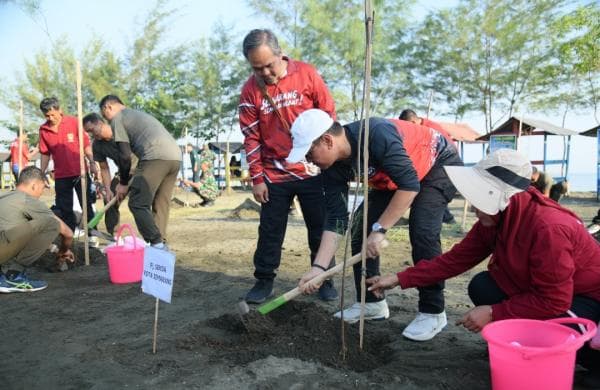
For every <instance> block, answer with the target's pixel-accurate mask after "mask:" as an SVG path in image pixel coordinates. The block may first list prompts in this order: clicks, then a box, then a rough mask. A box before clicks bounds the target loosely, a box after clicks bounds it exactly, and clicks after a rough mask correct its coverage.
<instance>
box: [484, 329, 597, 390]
mask: <svg viewBox="0 0 600 390" xmlns="http://www.w3.org/2000/svg"><path fill="white" fill-rule="evenodd" d="M560 324H581V325H584V326H585V329H586V332H585V333H584V334H581V333H579V332H577V331H575V330H574V329H572V328H569V327H566V326H563V325H560ZM595 333H596V324H595V323H594V322H592V321H590V320H587V319H585V318H556V319H552V320H548V321H538V320H525V319H514V320H503V321H496V322H492V323H490V324H488V325H486V326H485V327H484V328H483V330H482V332H481V335H482V336H483V338H484V339H485V340H486V341H487V342H488V350H489V355H490V371H491V374H492V388H493V389H495V390H518V389H528V390H532V389H544V390H558V389H561V390H563V389H564V390H568V389H571V388H572V386H573V374H574V370H575V354H576V352H577V350H578V349H579V348H581V346H582V345H583V343H585V342H586V341H587V340H589V339H591V338H592V336H594V334H595Z"/></svg>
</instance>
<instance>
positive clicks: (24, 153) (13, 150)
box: [10, 134, 38, 183]
mask: <svg viewBox="0 0 600 390" xmlns="http://www.w3.org/2000/svg"><path fill="white" fill-rule="evenodd" d="M21 142H22V145H21V164H22V165H20V166H19V137H17V138H15V140H14V141H13V142H12V143H11V144H10V168H11V169H12V173H13V175H14V176H15V183H16V182H17V181H18V180H19V171H21V170H22V169H23V168H25V167H26V166H27V165H28V164H29V160H30V159H31V158H32V157H33V156H34V155H35V154H36V153H37V151H38V149H37V148H36V147H32V148H29V144H28V143H27V136H26V135H25V134H23V135H22V136H21Z"/></svg>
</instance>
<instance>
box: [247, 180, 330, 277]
mask: <svg viewBox="0 0 600 390" xmlns="http://www.w3.org/2000/svg"><path fill="white" fill-rule="evenodd" d="M266 184H267V188H268V190H269V201H268V202H267V203H263V204H262V205H261V209H260V225H259V227H258V244H257V246H256V252H254V269H255V271H254V276H255V277H256V278H257V279H274V278H275V271H276V270H277V268H278V267H279V264H280V262H281V247H282V245H283V239H284V238H285V231H286V228H287V222H288V213H289V210H290V205H291V203H292V200H293V198H294V196H298V200H299V201H300V208H301V209H302V215H303V217H304V223H305V225H306V229H307V230H308V246H309V248H310V263H309V264H312V261H313V260H314V257H315V255H316V254H317V251H318V250H319V245H320V243H321V235H322V233H323V222H324V220H325V198H324V193H323V181H322V177H321V175H319V176H317V177H313V178H309V179H306V180H297V181H289V182H285V183H267V182H266ZM332 263H333V262H332ZM332 265H333V264H332Z"/></svg>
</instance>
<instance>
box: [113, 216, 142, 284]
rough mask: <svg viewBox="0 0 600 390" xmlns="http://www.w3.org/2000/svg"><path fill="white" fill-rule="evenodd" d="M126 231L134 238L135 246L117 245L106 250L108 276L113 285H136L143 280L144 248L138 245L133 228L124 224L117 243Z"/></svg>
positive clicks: (117, 236) (118, 234)
mask: <svg viewBox="0 0 600 390" xmlns="http://www.w3.org/2000/svg"><path fill="white" fill-rule="evenodd" d="M124 229H127V230H128V231H129V235H130V236H131V237H133V238H134V239H133V240H132V241H133V245H125V244H124V245H118V244H117V245H115V246H111V247H107V248H106V257H107V258H108V274H109V276H110V281H111V282H112V283H135V282H139V281H141V280H142V271H143V268H144V247H143V246H141V245H139V244H138V243H137V241H138V240H136V239H135V235H134V234H133V232H132V230H131V226H129V225H128V224H123V225H121V227H120V228H119V230H118V231H117V234H116V239H117V243H118V242H119V239H120V238H121V233H122V232H123V230H124Z"/></svg>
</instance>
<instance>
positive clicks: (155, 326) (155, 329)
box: [152, 298, 158, 354]
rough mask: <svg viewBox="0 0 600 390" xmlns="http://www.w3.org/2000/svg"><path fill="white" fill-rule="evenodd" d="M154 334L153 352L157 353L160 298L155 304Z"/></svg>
mask: <svg viewBox="0 0 600 390" xmlns="http://www.w3.org/2000/svg"><path fill="white" fill-rule="evenodd" d="M153 333H154V335H153V336H152V353H153V354H156V335H157V334H158V298H156V305H155V306H154V332H153Z"/></svg>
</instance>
